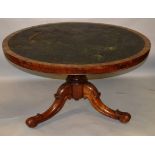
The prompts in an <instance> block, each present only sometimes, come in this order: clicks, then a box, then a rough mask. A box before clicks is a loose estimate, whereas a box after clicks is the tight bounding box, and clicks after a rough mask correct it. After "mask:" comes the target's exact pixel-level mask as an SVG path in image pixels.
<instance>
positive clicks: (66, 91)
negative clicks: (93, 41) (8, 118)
mask: <svg viewBox="0 0 155 155" xmlns="http://www.w3.org/2000/svg"><path fill="white" fill-rule="evenodd" d="M70 94H71V88H70V85H68V84H67V83H65V84H63V85H61V86H60V87H59V89H58V91H57V93H56V94H55V101H54V103H53V105H52V106H51V107H50V108H49V109H48V110H47V111H45V112H43V113H42V114H37V115H36V116H33V117H30V118H28V119H27V120H26V124H27V125H28V126H29V127H31V128H34V127H36V126H37V125H38V124H39V123H41V122H43V121H46V120H48V119H50V118H51V117H52V116H54V115H55V114H56V113H57V112H59V111H60V110H61V109H62V107H63V106H64V104H65V101H66V100H67V99H70Z"/></svg>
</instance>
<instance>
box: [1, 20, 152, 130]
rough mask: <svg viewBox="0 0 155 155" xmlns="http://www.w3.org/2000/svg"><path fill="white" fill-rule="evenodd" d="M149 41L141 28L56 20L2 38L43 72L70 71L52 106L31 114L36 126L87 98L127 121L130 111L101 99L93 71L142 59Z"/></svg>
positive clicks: (19, 60) (18, 59) (16, 58)
mask: <svg viewBox="0 0 155 155" xmlns="http://www.w3.org/2000/svg"><path fill="white" fill-rule="evenodd" d="M150 46H151V45H150V41H149V39H147V37H145V36H144V35H142V34H141V33H139V32H137V31H134V30H131V29H128V28H124V27H120V26H115V25H107V24H99V23H80V22H68V23H53V24H46V25H39V26H33V27H30V28H26V29H23V30H20V31H18V32H15V33H13V34H11V35H9V36H8V37H6V38H5V39H4V41H3V50H4V54H5V56H6V58H7V59H9V60H10V61H11V62H12V63H14V64H16V65H18V66H21V67H23V68H27V69H30V70H33V71H38V72H42V73H50V74H59V75H60V76H61V75H66V77H67V78H66V82H65V83H64V84H62V85H61V86H60V87H59V88H58V91H57V93H56V94H55V101H54V102H53V104H52V105H51V107H50V108H49V109H48V110H46V111H45V112H43V113H41V114H37V115H36V116H33V117H30V118H28V119H27V120H26V124H27V125H28V126H29V127H31V128H33V127H35V126H37V125H38V124H39V123H41V122H43V121H46V120H47V119H49V118H51V117H52V116H54V115H55V114H56V113H57V112H59V111H60V110H61V108H62V107H63V106H64V103H65V101H66V100H67V99H72V98H73V99H75V100H79V99H81V98H87V99H88V100H89V101H90V103H91V105H92V106H93V107H94V108H95V109H96V110H97V111H98V112H100V113H101V114H103V115H106V116H108V117H111V118H113V119H117V120H119V121H120V122H122V123H126V122H128V121H129V120H130V118H131V115H130V114H129V113H127V112H121V111H119V110H112V109H110V108H109V107H108V106H106V105H105V104H104V103H103V102H102V101H101V99H100V92H99V91H98V90H97V88H96V87H95V86H94V85H93V84H92V83H90V82H89V81H88V79H87V76H88V75H94V74H95V75H99V74H109V73H116V72H118V71H122V70H126V69H129V68H131V67H134V66H136V65H138V64H139V63H141V62H142V61H143V60H144V59H145V58H146V57H147V56H148V54H149V51H150Z"/></svg>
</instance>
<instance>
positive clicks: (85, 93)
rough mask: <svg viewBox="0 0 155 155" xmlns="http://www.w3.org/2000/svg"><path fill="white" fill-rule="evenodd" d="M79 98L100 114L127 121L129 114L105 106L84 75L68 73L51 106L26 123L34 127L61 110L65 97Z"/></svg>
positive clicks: (123, 121)
mask: <svg viewBox="0 0 155 155" xmlns="http://www.w3.org/2000/svg"><path fill="white" fill-rule="evenodd" d="M72 98H73V99H75V100H79V99H81V98H85V99H88V100H89V101H90V103H91V105H92V106H93V107H94V108H95V109H96V110H97V111H98V112H100V113H101V114H103V115H106V116H108V117H111V118H113V119H117V120H119V121H120V122H122V123H127V122H128V121H129V120H130V118H131V115H130V114H129V113H127V112H121V111H119V110H112V109H110V108H109V107H108V106H106V105H105V104H104V103H103V102H102V101H101V99H100V93H99V92H98V90H97V89H96V87H95V86H94V85H93V84H92V83H90V82H88V80H87V77H86V76H85V75H69V76H68V77H67V79H66V82H65V83H64V84H62V85H61V86H60V87H59V89H58V91H57V93H56V94H55V101H54V103H53V104H52V106H51V107H50V108H49V109H48V110H47V111H45V112H43V113H42V114H37V115H36V116H33V117H30V118H28V119H27V120H26V124H27V125H28V126H29V127H31V128H34V127H36V126H37V125H38V124H39V123H41V122H43V121H46V120H48V119H50V118H51V117H52V116H54V115H55V114H56V113H57V112H59V111H60V110H61V108H62V107H63V106H64V103H65V101H66V100H67V99H72Z"/></svg>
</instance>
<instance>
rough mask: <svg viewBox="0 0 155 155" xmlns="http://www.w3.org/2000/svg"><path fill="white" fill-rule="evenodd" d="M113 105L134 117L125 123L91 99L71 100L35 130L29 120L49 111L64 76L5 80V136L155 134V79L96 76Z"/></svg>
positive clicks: (0, 89) (1, 114)
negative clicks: (97, 107) (96, 107)
mask: <svg viewBox="0 0 155 155" xmlns="http://www.w3.org/2000/svg"><path fill="white" fill-rule="evenodd" d="M91 82H92V83H94V84H95V85H96V87H97V88H98V90H99V91H100V92H102V95H101V98H102V100H103V101H104V102H105V103H106V104H107V105H108V106H109V107H111V108H113V109H119V110H122V111H127V112H129V113H131V115H132V118H131V120H130V122H129V123H127V124H121V123H120V122H119V121H117V120H113V119H111V118H107V117H105V116H103V115H101V114H99V113H98V112H96V111H95V110H94V109H93V108H92V107H91V105H90V103H89V102H88V101H87V100H83V99H82V100H79V101H74V100H70V101H67V102H66V104H65V106H64V108H63V109H62V110H61V111H60V112H59V113H58V114H57V115H56V116H55V117H53V118H52V119H50V120H48V121H46V122H44V123H42V124H40V125H39V126H37V127H36V128H34V129H31V128H28V127H27V126H26V125H25V123H24V122H25V119H26V118H27V117H29V116H32V115H34V114H36V113H39V112H43V111H44V110H46V109H47V108H48V107H49V105H50V104H51V102H52V101H53V100H54V97H53V94H54V93H55V91H56V90H57V88H58V87H59V85H60V84H62V83H63V80H55V79H52V80H50V79H46V78H34V79H24V78H23V79H16V78H14V79H12V80H8V79H3V80H0V96H1V97H0V135H24V136H28V135H34V136H35V135H36V136H37V135H38V136H42V135H44V136H46V135H51V136H52V135H58V136H63V135H66V136H71V135H75V136H78V135H81V136H88V135H90V136H100V135H105V136H106V135H107V136H108V135H111V136H112V135H119V136H121V135H137V136H138V135H155V123H154V120H155V78H154V77H147V76H146V77H143V78H142V77H134V78H131V77H130V78H128V77H127V76H126V77H121V76H120V77H119V76H118V77H111V78H105V79H97V80H92V81H91Z"/></svg>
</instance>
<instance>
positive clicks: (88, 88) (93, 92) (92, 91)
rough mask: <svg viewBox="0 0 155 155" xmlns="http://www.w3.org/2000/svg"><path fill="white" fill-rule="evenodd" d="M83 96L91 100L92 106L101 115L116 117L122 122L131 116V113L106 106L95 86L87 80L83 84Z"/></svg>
mask: <svg viewBox="0 0 155 155" xmlns="http://www.w3.org/2000/svg"><path fill="white" fill-rule="evenodd" d="M84 97H85V98H87V99H88V100H89V101H90V102H91V104H92V106H93V107H94V108H95V109H96V110H97V111H98V112H100V113H101V114H103V115H106V116H108V117H111V118H113V119H117V120H119V121H120V122H122V123H127V122H128V121H129V120H130V118H131V115H130V114H129V113H127V112H121V111H119V110H116V111H115V110H112V109H110V108H109V107H107V106H106V105H105V104H104V103H103V102H102V101H101V99H100V93H99V92H98V90H97V89H96V87H95V86H94V85H93V84H91V83H89V82H88V83H86V84H85V85H84Z"/></svg>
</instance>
